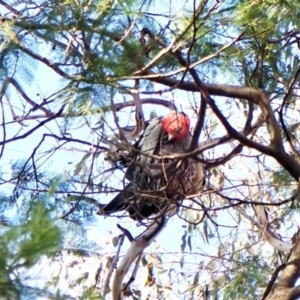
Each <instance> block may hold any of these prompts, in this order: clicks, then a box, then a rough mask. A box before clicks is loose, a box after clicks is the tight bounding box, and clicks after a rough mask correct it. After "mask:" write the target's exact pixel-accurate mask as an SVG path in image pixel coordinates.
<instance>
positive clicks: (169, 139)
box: [168, 133, 174, 141]
mask: <svg viewBox="0 0 300 300" xmlns="http://www.w3.org/2000/svg"><path fill="white" fill-rule="evenodd" d="M173 139H174V135H173V134H171V133H169V134H168V141H172V140H173Z"/></svg>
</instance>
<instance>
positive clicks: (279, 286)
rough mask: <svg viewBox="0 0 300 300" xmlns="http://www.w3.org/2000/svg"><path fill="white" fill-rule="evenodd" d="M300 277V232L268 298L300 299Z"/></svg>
mask: <svg viewBox="0 0 300 300" xmlns="http://www.w3.org/2000/svg"><path fill="white" fill-rule="evenodd" d="M299 277H300V232H298V233H297V237H296V244H295V246H294V248H293V249H292V252H291V255H290V258H289V260H288V262H287V263H286V267H285V268H284V270H283V271H282V274H281V275H280V276H279V279H278V281H277V283H276V284H275V285H274V287H273V288H272V290H271V292H270V294H269V296H268V297H267V298H266V299H267V300H278V299H280V300H294V299H299V296H300V287H299V286H295V284H296V282H297V280H298V279H299Z"/></svg>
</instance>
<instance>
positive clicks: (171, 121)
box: [161, 111, 191, 141]
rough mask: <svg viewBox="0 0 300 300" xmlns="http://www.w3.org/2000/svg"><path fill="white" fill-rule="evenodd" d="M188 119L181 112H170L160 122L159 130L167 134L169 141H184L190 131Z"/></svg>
mask: <svg viewBox="0 0 300 300" xmlns="http://www.w3.org/2000/svg"><path fill="white" fill-rule="evenodd" d="M190 123H191V122H190V119H189V117H188V116H187V115H186V114H184V113H181V112H177V111H171V112H170V113H169V114H167V115H166V116H164V117H163V118H162V120H161V128H162V130H163V131H164V132H166V133H168V135H169V140H172V139H174V140H176V141H182V140H184V139H185V138H186V137H187V136H188V134H189V130H190Z"/></svg>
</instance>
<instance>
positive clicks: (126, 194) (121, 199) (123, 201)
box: [102, 185, 133, 215]
mask: <svg viewBox="0 0 300 300" xmlns="http://www.w3.org/2000/svg"><path fill="white" fill-rule="evenodd" d="M132 194H133V192H132V187H131V185H128V186H126V187H125V189H124V190H123V191H122V192H120V193H119V194H118V195H117V196H116V197H115V198H113V199H112V200H111V201H110V202H109V203H108V204H106V205H105V206H104V207H103V208H102V213H103V214H104V215H110V214H112V213H115V212H118V211H121V210H125V209H126V208H127V206H128V199H129V198H130V197H131V196H132Z"/></svg>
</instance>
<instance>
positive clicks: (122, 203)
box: [101, 111, 204, 221]
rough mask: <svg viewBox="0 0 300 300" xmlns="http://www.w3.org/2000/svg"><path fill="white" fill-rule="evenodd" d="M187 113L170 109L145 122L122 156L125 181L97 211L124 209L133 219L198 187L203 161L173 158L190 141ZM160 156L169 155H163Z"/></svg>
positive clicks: (170, 204) (164, 206)
mask: <svg viewBox="0 0 300 300" xmlns="http://www.w3.org/2000/svg"><path fill="white" fill-rule="evenodd" d="M191 139H192V136H191V134H190V119H189V117H188V116H187V115H186V114H184V113H182V112H177V111H170V112H169V113H168V114H167V115H165V116H164V117H162V118H157V117H155V118H153V119H151V120H150V121H149V122H148V125H147V127H146V128H145V129H144V132H143V133H142V135H141V137H140V139H139V141H138V142H137V143H136V144H135V145H134V149H135V151H133V154H129V155H128V157H126V158H125V159H124V160H123V163H124V162H125V161H126V166H127V170H126V172H125V178H126V179H127V180H128V181H129V183H128V184H127V185H126V186H125V188H124V189H123V190H122V191H120V192H119V194H118V195H117V196H115V197H114V198H113V199H112V200H111V201H110V202H109V203H108V204H107V205H105V206H104V207H103V208H102V211H101V214H104V215H110V214H112V213H115V212H119V211H123V210H127V212H128V213H129V215H130V217H131V218H132V219H134V220H139V221H140V220H143V219H145V218H148V217H150V216H151V215H154V214H158V213H167V212H168V210H170V209H171V207H172V208H174V207H175V210H176V208H177V207H178V204H179V203H180V202H181V201H182V200H183V199H184V197H185V196H187V195H189V194H194V193H197V192H199V191H201V190H202V187H203V183H204V169H203V165H202V164H201V163H200V162H199V161H197V160H195V159H194V158H187V159H177V158H176V154H180V153H184V152H185V151H186V150H187V149H188V147H189V145H190V143H191ZM164 156H171V158H170V157H169V158H165V157H164Z"/></svg>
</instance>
